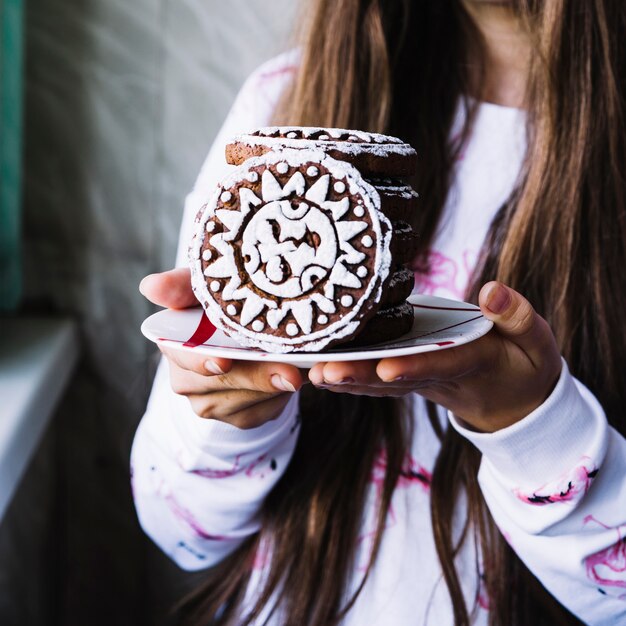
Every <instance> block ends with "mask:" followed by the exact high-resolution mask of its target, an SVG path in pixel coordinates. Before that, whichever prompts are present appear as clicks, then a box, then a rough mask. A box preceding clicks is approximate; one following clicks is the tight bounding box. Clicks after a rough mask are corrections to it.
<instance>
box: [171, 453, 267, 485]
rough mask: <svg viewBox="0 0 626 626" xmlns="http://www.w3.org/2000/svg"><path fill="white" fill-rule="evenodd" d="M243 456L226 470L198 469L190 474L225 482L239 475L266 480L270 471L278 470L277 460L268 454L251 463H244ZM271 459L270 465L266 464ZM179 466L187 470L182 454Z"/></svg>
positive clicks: (237, 458)
mask: <svg viewBox="0 0 626 626" xmlns="http://www.w3.org/2000/svg"><path fill="white" fill-rule="evenodd" d="M243 456H244V455H243V454H238V455H237V456H236V457H235V460H234V461H233V463H232V465H231V466H230V467H227V468H225V469H216V468H212V467H201V468H197V469H192V470H189V473H190V474H195V475H196V476H201V477H202V478H208V479H209V480H224V479H226V478H232V477H233V476H236V475H237V474H240V473H241V474H244V475H245V476H246V477H248V478H265V476H266V475H267V474H268V471H272V472H273V471H275V470H276V460H275V459H274V458H272V459H270V458H269V455H268V454H261V455H260V456H258V457H256V458H255V459H253V460H252V461H250V462H249V463H243V462H242V457H243ZM268 459H269V463H267V464H266V463H265V461H267V460H268ZM178 465H179V466H180V467H181V468H183V469H185V466H184V463H183V461H182V453H179V455H178Z"/></svg>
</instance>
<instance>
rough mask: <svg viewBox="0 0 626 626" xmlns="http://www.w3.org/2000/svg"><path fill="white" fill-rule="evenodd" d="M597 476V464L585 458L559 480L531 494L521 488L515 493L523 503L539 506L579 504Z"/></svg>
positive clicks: (515, 490) (514, 491)
mask: <svg viewBox="0 0 626 626" xmlns="http://www.w3.org/2000/svg"><path fill="white" fill-rule="evenodd" d="M597 474H598V468H597V466H596V464H595V463H594V462H593V461H592V459H590V458H589V457H587V456H585V457H583V458H582V459H581V460H580V464H579V465H577V466H576V467H575V468H574V469H573V470H571V471H569V472H567V473H566V474H565V475H564V476H561V477H560V478H559V479H558V480H556V481H553V482H551V483H546V484H545V485H543V486H542V487H539V488H538V489H536V490H535V491H533V492H530V493H529V492H527V491H524V490H523V489H519V488H518V489H514V490H513V493H514V494H515V497H516V498H518V499H519V500H521V501H522V502H526V503H527V504H533V505H539V506H541V505H544V504H552V503H554V502H578V501H579V500H580V499H581V498H582V497H583V496H584V495H585V494H586V493H587V491H589V487H591V483H592V482H593V479H594V478H595V477H596V476H597Z"/></svg>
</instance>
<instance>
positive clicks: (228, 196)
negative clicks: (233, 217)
mask: <svg viewBox="0 0 626 626" xmlns="http://www.w3.org/2000/svg"><path fill="white" fill-rule="evenodd" d="M232 198H233V194H232V193H230V191H225V192H224V193H223V194H222V195H221V196H220V200H221V201H222V202H224V203H226V202H230V201H231V200H232Z"/></svg>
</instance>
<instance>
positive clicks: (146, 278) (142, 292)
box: [139, 276, 150, 296]
mask: <svg viewBox="0 0 626 626" xmlns="http://www.w3.org/2000/svg"><path fill="white" fill-rule="evenodd" d="M148 278H150V276H144V277H143V278H142V279H141V282H140V283H139V293H140V294H141V295H142V296H145V295H146V294H145V293H144V290H145V287H144V285H145V284H146V280H148Z"/></svg>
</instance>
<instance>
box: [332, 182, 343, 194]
mask: <svg viewBox="0 0 626 626" xmlns="http://www.w3.org/2000/svg"><path fill="white" fill-rule="evenodd" d="M334 188H335V191H336V192H337V193H343V192H344V191H345V190H346V185H345V183H342V182H341V181H340V180H338V181H337V182H336V183H335V184H334Z"/></svg>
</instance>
